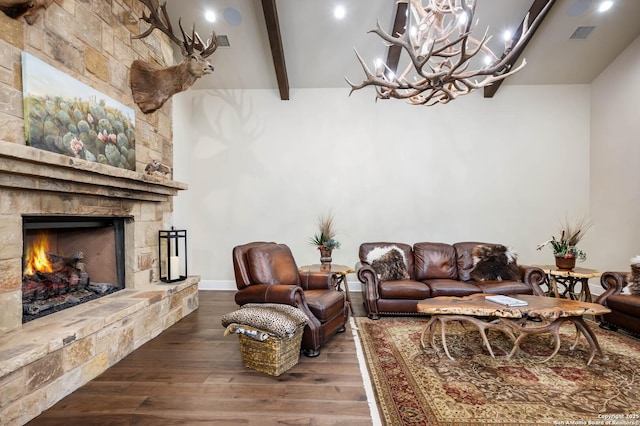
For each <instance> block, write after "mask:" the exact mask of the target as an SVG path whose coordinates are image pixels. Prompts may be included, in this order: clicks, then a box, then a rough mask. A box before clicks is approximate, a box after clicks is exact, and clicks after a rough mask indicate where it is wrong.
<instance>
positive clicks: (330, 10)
mask: <svg viewBox="0 0 640 426" xmlns="http://www.w3.org/2000/svg"><path fill="white" fill-rule="evenodd" d="M547 1H552V0H477V9H476V15H475V18H476V20H477V25H476V30H475V32H474V36H475V37H476V38H480V37H481V36H482V35H483V34H484V31H485V30H486V29H487V28H489V33H490V34H494V35H495V36H494V37H493V39H492V40H491V42H490V47H491V48H492V50H494V52H496V53H498V54H499V53H501V52H502V50H503V48H504V41H503V40H502V38H501V34H502V33H503V32H504V31H505V30H510V31H511V32H515V31H516V29H517V28H518V26H519V25H520V23H521V22H522V20H523V19H524V17H525V15H526V14H527V11H529V10H530V9H532V11H533V13H535V10H536V9H539V8H540V7H541V6H542V5H544V4H546V2H547ZM601 1H602V0H555V2H554V4H553V6H552V8H551V10H550V12H549V14H548V15H547V16H546V17H545V19H544V21H543V22H542V24H541V26H540V28H539V29H538V31H537V32H536V34H535V35H534V36H533V38H532V39H531V41H530V43H529V45H528V47H527V48H526V49H525V50H524V52H523V53H522V55H521V57H520V59H519V61H518V63H519V62H520V61H521V60H522V59H523V58H526V60H527V65H526V67H525V68H524V69H523V70H522V71H520V72H519V73H517V74H516V75H513V76H511V77H508V78H507V79H506V80H505V81H504V85H508V84H527V85H529V84H588V83H591V81H593V79H594V78H595V77H597V76H598V75H599V74H600V72H602V70H603V69H604V68H606V66H607V65H608V64H609V63H610V62H611V61H612V60H613V59H615V57H616V56H618V55H619V54H620V53H621V52H622V51H623V50H624V48H625V47H627V46H628V45H629V43H631V41H633V40H634V39H635V38H636V37H638V35H640V1H638V0H614V5H613V7H612V8H611V9H610V10H608V11H606V12H604V13H599V12H598V11H597V9H598V6H599V4H600V3H601ZM336 6H343V7H344V9H345V12H346V14H345V17H344V18H343V19H337V18H335V17H334V9H335V7H336ZM403 6H404V5H402V4H400V7H403ZM397 8H398V3H397V2H396V1H395V0H261V1H257V0H190V1H188V2H185V1H184V0H182V1H181V0H167V10H168V11H169V14H170V15H171V17H172V21H174V23H175V24H176V25H177V20H178V18H179V17H181V18H182V22H183V23H184V26H185V28H186V27H188V26H189V25H190V24H191V23H194V24H195V25H196V29H197V31H198V32H199V33H200V35H201V36H202V37H203V38H204V37H206V36H208V35H210V32H211V31H212V30H215V31H216V33H217V34H218V35H225V36H227V37H228V40H229V44H230V46H229V47H219V48H218V50H217V51H216V52H215V53H214V54H213V55H212V56H211V57H210V58H209V59H210V62H212V63H213V65H214V66H215V72H214V73H213V74H211V75H208V76H205V77H203V78H201V79H200V80H198V81H197V82H196V84H195V85H194V86H193V88H194V89H273V90H275V91H277V92H278V94H279V96H280V97H281V98H282V99H288V98H289V97H291V96H293V92H294V91H295V89H302V88H344V89H345V91H346V93H348V90H349V86H348V85H347V83H346V81H345V77H348V78H349V79H350V80H351V81H353V82H360V81H362V79H363V78H364V73H363V71H362V69H361V67H360V65H359V63H358V61H357V59H356V56H355V53H354V48H356V49H357V50H358V52H359V53H360V54H361V55H362V56H363V58H365V60H367V61H368V63H371V64H372V63H373V61H374V60H375V59H376V58H383V59H384V58H387V55H388V54H389V52H388V49H387V47H386V46H385V45H384V43H383V42H382V40H381V39H380V38H379V37H378V36H377V35H375V34H368V31H369V30H371V29H373V28H374V27H375V25H376V22H377V21H379V22H380V24H381V25H382V27H383V28H384V29H386V30H387V31H391V30H392V28H393V26H394V20H395V19H396V11H397ZM207 11H211V12H213V13H214V14H215V15H216V21H215V22H213V23H210V22H208V21H207V20H206V19H205V17H204V15H205V13H206V12H207ZM580 27H594V28H593V29H592V31H591V32H590V33H589V34H588V36H587V37H586V38H584V39H572V38H571V36H572V34H574V32H575V31H576V30H577V29H578V28H580ZM404 60H405V61H406V58H404ZM402 61H403V58H402V57H400V62H401V64H402ZM494 89H496V88H494ZM371 90H373V89H371ZM372 96H373V94H372ZM498 96H499V95H498Z"/></svg>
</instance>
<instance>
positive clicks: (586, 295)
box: [578, 278, 593, 303]
mask: <svg viewBox="0 0 640 426" xmlns="http://www.w3.org/2000/svg"><path fill="white" fill-rule="evenodd" d="M580 283H581V284H582V287H581V288H580V298H579V299H578V300H582V301H584V302H589V303H592V302H593V298H592V297H591V289H590V288H589V278H580Z"/></svg>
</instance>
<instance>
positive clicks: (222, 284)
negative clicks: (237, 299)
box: [198, 280, 362, 292]
mask: <svg viewBox="0 0 640 426" xmlns="http://www.w3.org/2000/svg"><path fill="white" fill-rule="evenodd" d="M348 283H349V291H353V292H361V291H362V288H361V286H360V281H348ZM237 289H238V287H236V282H235V281H228V280H200V282H199V283H198V290H218V291H220V290H237Z"/></svg>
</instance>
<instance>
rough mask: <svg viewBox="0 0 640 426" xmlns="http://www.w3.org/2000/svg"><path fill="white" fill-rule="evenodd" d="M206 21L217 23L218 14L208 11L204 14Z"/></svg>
mask: <svg viewBox="0 0 640 426" xmlns="http://www.w3.org/2000/svg"><path fill="white" fill-rule="evenodd" d="M204 19H206V20H207V21H209V22H216V14H215V13H213V12H212V11H211V10H207V11H206V12H205V14H204Z"/></svg>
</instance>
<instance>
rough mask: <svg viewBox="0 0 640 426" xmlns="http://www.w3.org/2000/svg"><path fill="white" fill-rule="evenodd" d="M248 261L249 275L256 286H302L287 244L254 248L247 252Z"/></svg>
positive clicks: (264, 245) (272, 244) (273, 244)
mask: <svg viewBox="0 0 640 426" xmlns="http://www.w3.org/2000/svg"><path fill="white" fill-rule="evenodd" d="M247 259H248V261H249V273H250V274H251V277H252V278H253V282H255V283H256V284H289V285H299V284H300V275H299V273H298V267H297V266H296V261H295V260H294V259H293V255H292V254H291V250H290V249H289V247H287V246H286V245H285V244H275V243H269V244H263V245H261V246H258V247H252V248H250V249H249V251H248V252H247Z"/></svg>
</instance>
